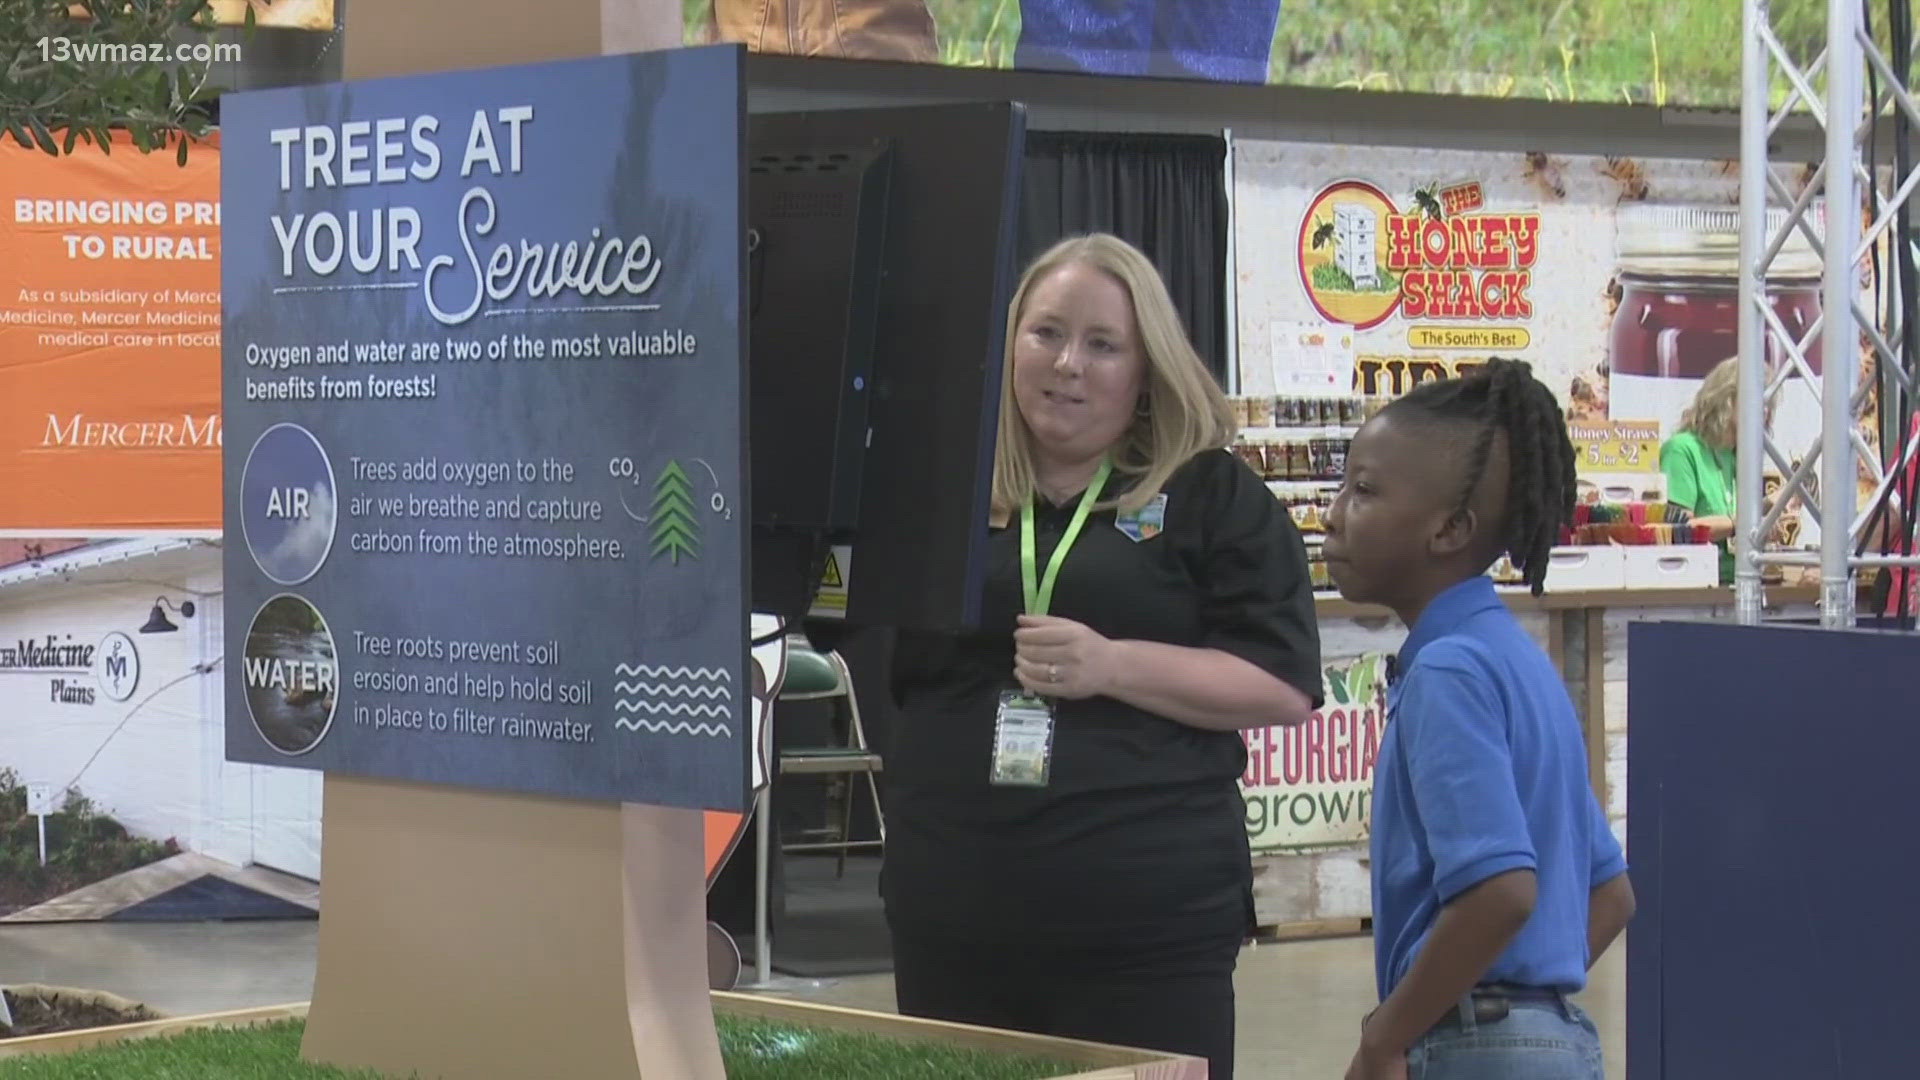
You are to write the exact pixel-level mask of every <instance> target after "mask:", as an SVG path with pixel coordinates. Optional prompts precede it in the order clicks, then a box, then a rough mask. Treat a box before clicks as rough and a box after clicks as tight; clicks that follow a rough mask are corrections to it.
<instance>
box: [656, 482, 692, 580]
mask: <svg viewBox="0 0 1920 1080" xmlns="http://www.w3.org/2000/svg"><path fill="white" fill-rule="evenodd" d="M649 516H650V517H651V518H652V519H653V520H652V532H653V552H652V557H653V558H659V557H660V556H661V555H662V554H663V553H664V554H670V555H671V556H672V557H673V561H674V562H675V563H676V564H678V563H679V562H680V556H682V555H685V556H686V557H687V558H689V559H697V558H699V557H700V521H699V519H698V518H697V517H695V516H694V511H693V489H692V485H690V484H688V482H687V474H686V471H685V470H683V469H681V468H680V463H679V462H678V461H671V460H670V461H668V462H667V467H666V468H664V469H662V470H660V476H659V479H657V480H655V481H654V482H653V510H652V512H651V513H650V514H649Z"/></svg>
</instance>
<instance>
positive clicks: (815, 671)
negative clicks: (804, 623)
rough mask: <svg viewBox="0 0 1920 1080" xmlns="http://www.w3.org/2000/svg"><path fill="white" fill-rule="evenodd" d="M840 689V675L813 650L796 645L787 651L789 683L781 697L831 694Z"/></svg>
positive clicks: (823, 657) (786, 684)
mask: <svg viewBox="0 0 1920 1080" xmlns="http://www.w3.org/2000/svg"><path fill="white" fill-rule="evenodd" d="M839 689H840V673H839V672H838V671H837V670H835V669H834V666H833V665H832V664H831V663H829V662H828V661H827V658H826V657H825V656H823V655H821V654H820V653H818V652H816V651H814V650H813V649H808V648H803V647H801V646H798V645H795V646H793V647H791V648H789V649H788V650H787V681H786V682H785V683H783V684H781V687H780V696H781V697H788V696H797V695H801V694H831V693H834V692H835V691H837V690H839Z"/></svg>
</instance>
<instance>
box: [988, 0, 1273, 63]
mask: <svg viewBox="0 0 1920 1080" xmlns="http://www.w3.org/2000/svg"><path fill="white" fill-rule="evenodd" d="M1279 21H1280V0H1020V44H1019V46H1018V47H1017V48H1016V49H1015V50H1014V61H1013V63H1014V66H1015V67H1020V68H1039V69H1043V70H1048V71H1076V72H1087V73H1090V74H1097V75H1138V76H1147V77H1152V78H1162V79H1207V80H1210V81H1213V82H1240V83H1264V82H1266V81H1267V60H1268V57H1269V56H1270V55H1271V54H1272V52H1273V32H1274V28H1275V27H1276V26H1277V25H1278V24H1279Z"/></svg>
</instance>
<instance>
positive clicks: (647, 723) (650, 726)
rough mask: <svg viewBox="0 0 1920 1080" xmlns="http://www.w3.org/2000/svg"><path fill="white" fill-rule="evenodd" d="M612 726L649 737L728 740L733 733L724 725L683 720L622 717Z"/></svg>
mask: <svg viewBox="0 0 1920 1080" xmlns="http://www.w3.org/2000/svg"><path fill="white" fill-rule="evenodd" d="M613 726H614V727H617V728H621V729H623V730H626V731H644V732H646V733H648V734H649V735H710V736H712V737H714V738H716V739H725V738H730V737H731V736H732V735H733V732H732V731H731V730H729V729H728V728H727V726H726V725H724V724H693V723H688V722H687V721H685V720H628V719H626V718H624V717H622V718H621V719H619V720H615V721H614V722H613Z"/></svg>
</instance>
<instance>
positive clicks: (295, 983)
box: [0, 922, 1626, 1080]
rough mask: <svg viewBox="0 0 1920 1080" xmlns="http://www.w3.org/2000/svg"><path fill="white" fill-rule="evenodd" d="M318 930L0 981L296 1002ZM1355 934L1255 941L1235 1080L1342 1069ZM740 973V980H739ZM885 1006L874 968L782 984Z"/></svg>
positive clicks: (197, 926) (1607, 988)
mask: <svg viewBox="0 0 1920 1080" xmlns="http://www.w3.org/2000/svg"><path fill="white" fill-rule="evenodd" d="M318 936H319V926H318V924H316V923H311V922H292V923H285V922H258V923H224V924H222V923H188V924H152V923H63V924H48V925H14V926H4V927H0V982H5V983H24V982H38V983H49V984H53V985H59V986H73V987H84V988H87V989H93V990H106V991H110V992H112V993H116V994H120V995H122V996H124V997H128V998H132V999H134V1000H136V1001H141V1002H145V1003H146V1004H148V1005H149V1006H151V1007H153V1008H155V1009H158V1010H160V1011H162V1012H166V1013H171V1014H173V1015H184V1014H189V1013H197V1012H217V1011H220V1010H224V1009H237V1008H247V1007H250V1006H256V1005H278V1004H284V1003H287V1002H293V1001H305V1000H307V998H308V997H309V996H310V995H311V993H312V990H313V965H314V948H315V945H316V943H317V941H318ZM1625 967H1626V951H1625V945H1624V943H1622V944H1620V945H1617V946H1615V948H1614V949H1613V950H1612V951H1611V952H1610V953H1608V955H1607V956H1606V957H1604V958H1603V959H1602V961H1601V963H1600V965H1599V967H1598V968H1597V969H1596V971H1595V973H1594V981H1593V985H1592V986H1591V987H1589V989H1588V991H1587V993H1586V994H1585V995H1583V997H1582V998H1581V999H1580V1001H1581V1005H1582V1006H1583V1007H1584V1008H1586V1009H1587V1010H1588V1011H1589V1012H1591V1013H1592V1014H1593V1017H1594V1020H1595V1022H1596V1023H1598V1024H1599V1026H1600V1030H1601V1033H1602V1035H1603V1036H1604V1037H1605V1039H1606V1055H1607V1076H1608V1078H1609V1080H1621V1078H1623V1077H1625V1076H1626V1063H1625V1050H1624V1046H1625V1038H1626V1006H1625V994H1626V978H1625ZM1372 972H1373V967H1372V944H1371V942H1370V941H1369V940H1368V939H1365V938H1342V939H1334V940H1323V941H1296V942H1286V943H1281V944H1265V945H1257V946H1254V947H1253V948H1250V949H1249V950H1248V951H1247V953H1246V954H1245V956H1244V957H1243V958H1242V962H1241V965H1240V978H1239V989H1240V995H1239V1012H1240V1017H1239V1021H1240V1068H1239V1069H1238V1070H1237V1076H1238V1077H1240V1078H1242V1080H1291V1078H1294V1077H1301V1078H1315V1080H1319V1078H1328V1077H1338V1076H1340V1075H1342V1074H1343V1073H1344V1071H1345V1069H1346V1065H1347V1061H1348V1058H1349V1057H1350V1056H1351V1054H1352V1052H1353V1047H1354V1040H1355V1038H1356V1037H1357V1036H1358V1033H1359V1025H1360V1019H1361V1017H1363V1016H1365V1015H1366V1013H1367V1010H1368V1009H1370V1008H1372V1007H1373V993H1372V979H1373V975H1372ZM749 977H750V976H749ZM782 992H783V993H789V994H791V995H792V996H796V997H802V998H805V999H808V1000H815V1001H821V1002H826V1003H831V1004H836V1005H846V1006H851V1007H854V1008H864V1009H876V1010H885V1011H891V1010H892V1009H893V988H892V980H891V979H890V978H889V977H887V976H885V975H878V976H861V977H858V978H848V979H839V980H831V981H828V982H825V983H823V984H821V985H817V986H806V985H802V986H796V987H794V988H793V989H791V990H783V991H782Z"/></svg>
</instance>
